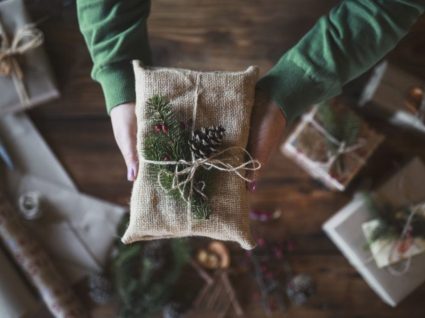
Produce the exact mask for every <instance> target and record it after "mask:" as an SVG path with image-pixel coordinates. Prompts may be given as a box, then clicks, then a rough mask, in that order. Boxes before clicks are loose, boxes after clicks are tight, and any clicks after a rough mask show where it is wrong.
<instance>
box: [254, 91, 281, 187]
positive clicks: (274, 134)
mask: <svg viewBox="0 0 425 318" xmlns="http://www.w3.org/2000/svg"><path fill="white" fill-rule="evenodd" d="M285 127H286V118H285V115H284V114H283V111H282V110H281V109H280V107H279V106H278V105H277V104H276V103H275V102H274V101H273V100H271V98H270V97H269V96H268V95H267V93H266V92H265V91H262V90H261V89H258V88H257V90H256V93H255V104H254V109H253V111H252V117H251V129H250V135H249V140H248V151H249V153H250V154H251V156H252V157H253V158H254V159H257V160H258V161H260V163H261V166H262V169H260V170H257V171H250V172H249V173H248V174H247V177H248V178H249V179H251V180H254V181H253V182H251V183H249V184H248V189H249V190H250V191H255V187H256V180H257V179H258V177H259V175H260V172H261V171H262V170H263V168H264V166H265V165H266V164H267V162H268V160H269V158H270V156H271V154H272V153H273V151H274V150H275V149H276V148H277V146H278V144H279V143H280V141H281V140H282V136H283V132H284V131H285Z"/></svg>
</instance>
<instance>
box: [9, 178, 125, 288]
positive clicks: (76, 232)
mask: <svg viewBox="0 0 425 318" xmlns="http://www.w3.org/2000/svg"><path fill="white" fill-rule="evenodd" d="M16 181H17V182H16V183H9V187H10V188H9V191H10V192H11V193H12V196H13V198H14V201H13V202H14V203H15V205H16V206H17V205H18V200H19V198H20V196H22V195H25V194H26V193H30V192H36V193H38V194H39V195H40V203H39V209H40V212H41V215H40V217H39V218H37V219H35V220H28V221H27V222H26V224H27V226H28V227H29V228H30V229H31V230H32V231H33V233H34V234H36V236H37V238H38V239H39V241H40V243H42V245H43V247H44V248H45V249H46V250H47V251H48V252H49V253H50V255H52V256H53V257H54V258H55V260H56V261H57V262H56V263H57V265H58V266H59V267H61V268H62V269H63V270H64V272H66V273H67V278H68V279H69V280H70V281H71V282H76V281H78V280H79V279H81V278H82V277H83V276H84V275H86V274H89V273H93V272H100V271H101V270H102V266H103V265H104V264H105V263H106V261H107V259H108V256H109V254H110V248H111V242H112V241H113V240H114V239H115V237H116V228H117V225H118V223H119V222H120V221H121V219H122V217H123V215H124V213H125V211H126V209H125V208H124V207H121V206H117V205H115V204H111V203H109V202H106V201H103V200H100V199H97V198H94V197H91V196H88V195H85V194H83V193H79V192H76V191H73V190H72V189H71V190H70V189H68V188H66V187H61V186H58V185H57V184H54V183H51V182H48V181H45V180H43V179H40V178H37V177H34V176H31V175H23V176H21V177H20V178H17V179H16ZM52 238H54V240H52Z"/></svg>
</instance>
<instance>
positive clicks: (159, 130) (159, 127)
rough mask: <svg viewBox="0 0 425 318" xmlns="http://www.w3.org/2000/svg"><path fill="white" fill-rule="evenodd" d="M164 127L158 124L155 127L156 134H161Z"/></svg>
mask: <svg viewBox="0 0 425 318" xmlns="http://www.w3.org/2000/svg"><path fill="white" fill-rule="evenodd" d="M162 127H163V125H162V124H156V125H155V126H154V129H155V132H157V133H159V132H161V131H162Z"/></svg>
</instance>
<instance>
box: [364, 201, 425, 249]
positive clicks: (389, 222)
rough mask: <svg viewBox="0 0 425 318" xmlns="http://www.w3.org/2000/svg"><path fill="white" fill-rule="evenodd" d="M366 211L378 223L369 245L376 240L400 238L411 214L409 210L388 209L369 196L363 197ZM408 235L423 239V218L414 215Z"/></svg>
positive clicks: (405, 208)
mask: <svg viewBox="0 0 425 318" xmlns="http://www.w3.org/2000/svg"><path fill="white" fill-rule="evenodd" d="M363 196H364V198H365V200H366V204H367V207H368V210H369V211H370V212H371V213H372V216H373V218H374V219H376V220H377V221H378V225H377V226H376V227H375V228H374V229H373V231H372V232H371V234H370V237H369V244H372V243H373V242H375V241H378V240H393V239H397V238H398V237H400V235H401V234H402V232H403V230H404V226H405V224H406V222H407V219H408V218H409V216H410V214H411V208H410V207H408V206H405V207H397V208H394V207H390V206H389V205H385V204H380V203H379V202H378V201H377V200H376V199H375V198H373V197H372V196H370V195H367V194H364V195H363ZM410 225H411V229H410V234H411V236H412V237H414V238H425V216H424V215H422V214H420V213H416V214H415V215H414V216H413V219H412V222H411V223H410Z"/></svg>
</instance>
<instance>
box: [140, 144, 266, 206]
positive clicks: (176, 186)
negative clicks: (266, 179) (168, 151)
mask: <svg viewBox="0 0 425 318" xmlns="http://www.w3.org/2000/svg"><path fill="white" fill-rule="evenodd" d="M234 150H237V151H241V152H243V153H244V154H246V155H247V157H248V160H247V161H245V162H242V163H240V164H232V163H231V162H227V161H226V159H220V158H219V157H220V156H222V155H224V154H226V153H230V152H232V151H234ZM141 160H142V161H143V162H146V163H150V164H155V165H163V166H175V168H174V171H166V170H161V171H160V173H158V184H159V185H160V187H161V189H163V190H164V191H173V190H178V191H179V193H180V196H181V198H182V199H183V200H184V201H185V202H187V203H189V202H190V200H191V197H192V195H193V192H196V193H198V194H199V195H200V196H201V197H203V198H204V199H206V198H207V196H206V195H205V193H204V188H205V182H203V181H200V182H197V183H195V182H194V178H195V174H196V171H197V170H198V169H199V168H204V169H206V170H211V169H215V170H218V171H222V172H230V173H234V174H235V175H236V176H238V177H239V178H241V179H243V180H244V181H247V182H251V181H252V180H251V179H249V178H247V177H246V176H245V172H247V171H256V170H258V169H260V168H261V163H260V162H259V161H258V160H257V159H254V158H253V157H252V156H251V154H250V153H249V152H248V151H247V150H246V149H244V148H242V147H238V146H233V147H228V148H226V149H224V150H222V151H219V152H217V153H215V154H213V155H211V156H210V157H208V158H198V159H194V160H191V161H187V160H184V159H180V160H177V161H155V160H148V159H145V158H141ZM182 166H184V168H182ZM164 174H167V175H171V176H172V182H171V189H170V188H169V187H166V186H165V185H164V184H163V181H162V180H163V178H162V177H163V175H164ZM187 189H189V193H187Z"/></svg>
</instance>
